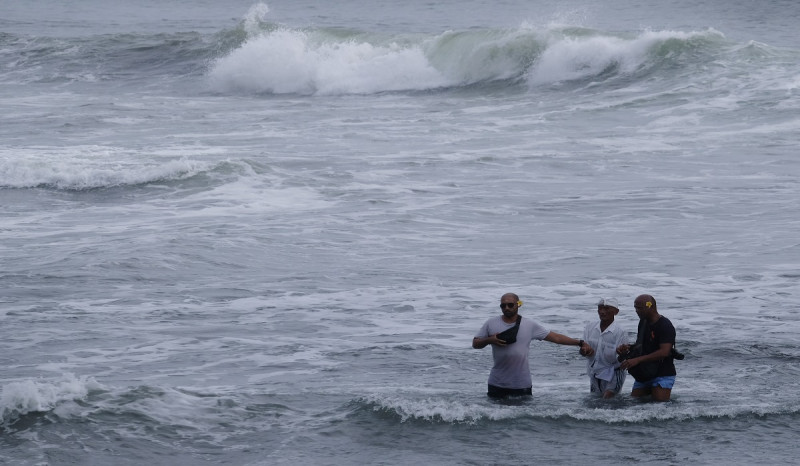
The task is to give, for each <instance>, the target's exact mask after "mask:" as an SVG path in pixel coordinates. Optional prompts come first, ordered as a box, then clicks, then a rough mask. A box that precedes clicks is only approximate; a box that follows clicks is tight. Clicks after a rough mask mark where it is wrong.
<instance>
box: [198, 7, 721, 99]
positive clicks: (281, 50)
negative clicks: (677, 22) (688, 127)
mask: <svg viewBox="0 0 800 466" xmlns="http://www.w3.org/2000/svg"><path fill="white" fill-rule="evenodd" d="M268 11H269V9H268V8H267V7H266V6H263V7H262V8H255V7H254V9H251V11H250V13H248V15H247V16H246V17H245V19H244V21H243V24H242V26H241V28H242V29H243V30H244V31H245V32H246V38H245V39H244V40H243V42H242V43H241V44H240V45H239V46H237V47H234V48H233V49H232V50H230V52H229V53H227V54H226V55H224V56H222V57H220V58H218V59H217V60H216V61H214V62H213V63H212V64H211V67H210V71H209V81H210V83H211V86H212V89H214V90H215V91H217V92H223V93H224V92H245V93H259V94H292V93H294V94H301V95H314V94H326V95H329V94H368V93H378V92H392V91H421V90H434V89H441V88H452V87H462V86H472V85H475V84H491V83H498V82H499V83H511V85H515V84H518V83H528V84H529V85H533V86H536V85H542V84H552V83H560V82H564V81H576V80H579V81H584V80H587V79H588V80H600V81H602V80H608V79H612V78H613V77H615V76H620V75H622V76H629V75H631V74H633V73H637V72H642V71H644V72H649V71H654V70H658V69H660V68H662V65H667V67H673V66H679V67H680V66H685V67H689V68H691V67H692V58H693V57H696V55H695V52H696V51H697V50H700V51H703V50H707V51H713V50H716V49H715V48H714V46H713V43H714V42H715V41H717V40H719V39H720V38H722V37H723V36H722V34H721V33H719V32H717V31H714V30H711V29H709V30H708V31H701V32H678V31H645V32H641V33H639V34H637V35H634V36H631V37H623V36H620V35H613V34H609V33H603V32H600V31H595V30H591V29H585V28H574V27H573V28H570V27H562V26H549V27H546V28H543V29H536V28H533V27H530V26H528V25H522V26H520V27H519V28H516V29H476V30H467V31H446V32H444V33H442V34H439V35H435V36H430V35H410V34H409V35H390V36H384V35H380V34H370V33H365V32H363V31H362V32H359V31H348V30H341V29H336V30H326V29H309V30H301V29H292V28H288V27H282V26H278V25H275V24H270V23H268V22H266V15H267V13H268ZM687 57H688V59H687ZM700 59H701V60H704V59H706V57H700Z"/></svg>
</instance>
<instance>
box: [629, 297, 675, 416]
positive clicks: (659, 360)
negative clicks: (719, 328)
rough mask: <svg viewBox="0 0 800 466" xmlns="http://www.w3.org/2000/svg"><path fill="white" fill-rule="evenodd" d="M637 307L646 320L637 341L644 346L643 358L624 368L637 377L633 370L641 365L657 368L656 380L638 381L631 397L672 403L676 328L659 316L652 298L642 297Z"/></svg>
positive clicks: (642, 317) (631, 359)
mask: <svg viewBox="0 0 800 466" xmlns="http://www.w3.org/2000/svg"><path fill="white" fill-rule="evenodd" d="M633 308H634V309H635V310H636V314H638V315H639V319H640V320H641V321H643V322H642V323H641V325H640V326H639V336H638V338H637V341H641V343H642V355H641V356H638V357H634V358H630V359H626V360H624V361H622V364H620V368H621V369H627V370H628V371H629V372H631V375H634V372H633V371H630V369H632V368H634V367H636V366H638V365H640V364H642V365H644V364H652V365H656V366H657V367H656V369H657V371H656V372H655V374H656V375H655V377H653V378H650V379H649V380H639V379H637V380H636V382H634V384H633V390H632V391H631V396H633V397H635V398H640V397H643V396H646V395H652V398H653V400H654V401H669V398H670V395H671V394H672V386H673V385H674V384H675V375H676V372H675V364H674V362H673V352H672V348H673V347H674V346H675V327H674V326H673V325H672V322H670V320H669V319H667V318H666V317H664V316H662V315H661V314H659V313H658V308H657V307H656V300H655V298H653V297H652V296H650V295H647V294H643V295H641V296H638V297H637V298H636V300H634V302H633ZM630 346H631V345H620V346H619V348H617V354H627V353H628V350H629V349H630ZM634 377H635V375H634Z"/></svg>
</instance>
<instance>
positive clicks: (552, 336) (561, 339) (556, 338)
mask: <svg viewBox="0 0 800 466" xmlns="http://www.w3.org/2000/svg"><path fill="white" fill-rule="evenodd" d="M544 339H545V340H546V341H549V342H551V343H557V344H559V345H570V346H580V351H581V354H585V355H587V356H588V355H591V354H592V353H594V350H593V349H592V347H591V346H589V343H586V342H585V341H583V340H577V339H575V338H570V337H568V336H566V335H562V334H560V333H556V332H550V333H548V334H547V336H546V337H544Z"/></svg>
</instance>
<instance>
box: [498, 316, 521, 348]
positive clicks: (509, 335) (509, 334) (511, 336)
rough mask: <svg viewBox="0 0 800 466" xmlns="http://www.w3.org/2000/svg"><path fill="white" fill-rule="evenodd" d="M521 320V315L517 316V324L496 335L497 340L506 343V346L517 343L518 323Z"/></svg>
mask: <svg viewBox="0 0 800 466" xmlns="http://www.w3.org/2000/svg"><path fill="white" fill-rule="evenodd" d="M521 320H522V316H521V315H517V323H516V324H514V326H513V327H511V328H510V329H508V330H506V331H503V332H500V333H498V334H497V338H499V339H501V340H503V341H504V342H506V344H507V345H510V344H511V343H514V342H515V341H517V332H519V323H520V321H521Z"/></svg>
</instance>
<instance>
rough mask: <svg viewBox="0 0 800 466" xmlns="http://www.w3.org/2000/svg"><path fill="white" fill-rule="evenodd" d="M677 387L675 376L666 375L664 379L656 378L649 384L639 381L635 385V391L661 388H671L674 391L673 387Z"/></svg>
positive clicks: (649, 381)
mask: <svg viewBox="0 0 800 466" xmlns="http://www.w3.org/2000/svg"><path fill="white" fill-rule="evenodd" d="M673 385H675V376H674V375H665V376H663V377H656V378H655V379H650V380H648V381H647V382H639V381H638V380H637V381H636V382H634V383H633V389H634V390H636V389H637V388H650V387H655V386H659V387H661V388H669V389H670V390H671V389H672V386H673Z"/></svg>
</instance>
